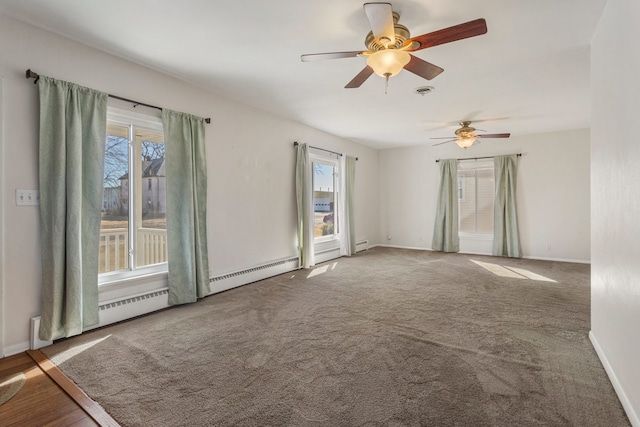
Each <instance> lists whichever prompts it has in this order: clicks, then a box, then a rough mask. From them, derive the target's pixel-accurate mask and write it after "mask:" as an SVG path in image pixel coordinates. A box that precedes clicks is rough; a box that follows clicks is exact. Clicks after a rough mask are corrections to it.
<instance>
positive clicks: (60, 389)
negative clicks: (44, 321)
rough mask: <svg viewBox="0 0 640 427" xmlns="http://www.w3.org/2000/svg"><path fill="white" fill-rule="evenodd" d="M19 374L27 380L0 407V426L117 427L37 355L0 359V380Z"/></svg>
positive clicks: (60, 373) (28, 354) (23, 354)
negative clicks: (22, 373)
mask: <svg viewBox="0 0 640 427" xmlns="http://www.w3.org/2000/svg"><path fill="white" fill-rule="evenodd" d="M20 372H24V374H25V376H26V378H27V380H26V382H25V384H24V386H23V387H22V389H21V390H20V391H19V392H18V394H16V395H15V396H14V397H13V398H11V400H9V401H8V402H6V403H5V404H4V405H1V406H0V427H9V426H11V427H14V426H56V427H67V426H73V427H84V426H118V424H117V423H116V422H115V421H114V420H113V419H112V418H111V417H110V416H109V415H108V414H107V413H106V412H105V411H104V410H103V409H102V407H100V406H99V405H98V404H96V403H95V402H94V401H92V400H91V399H89V397H87V395H86V394H85V393H84V392H83V391H82V390H81V389H79V388H78V387H77V386H76V385H75V384H74V383H73V382H72V381H71V380H70V379H69V378H67V377H66V376H65V375H64V374H63V373H62V371H60V370H59V369H58V368H57V367H56V366H55V365H53V364H52V363H51V362H50V361H49V360H48V359H47V358H46V357H45V356H44V355H43V354H42V353H41V352H39V351H37V350H36V351H28V352H25V353H20V354H17V355H15V356H9V357H5V358H2V359H0V378H5V377H7V376H10V375H13V374H17V373H20Z"/></svg>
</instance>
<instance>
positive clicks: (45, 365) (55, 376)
mask: <svg viewBox="0 0 640 427" xmlns="http://www.w3.org/2000/svg"><path fill="white" fill-rule="evenodd" d="M26 353H27V354H28V355H29V357H31V358H32V359H33V361H34V362H36V364H37V365H38V366H39V367H40V369H41V370H42V371H43V372H44V373H45V374H47V376H48V377H49V378H51V380H52V381H53V382H54V383H56V384H57V385H58V387H60V388H61V389H62V390H64V392H65V393H67V395H69V397H71V399H73V401H74V402H76V403H77V404H78V406H80V408H81V409H82V410H83V411H84V412H86V413H87V415H89V416H90V417H91V418H92V419H93V420H94V421H95V422H96V423H98V425H100V426H101V427H121V426H120V424H118V422H116V420H114V419H113V418H112V417H111V415H109V413H108V412H107V411H105V410H104V408H103V407H102V406H100V405H99V404H98V403H97V402H96V401H94V400H93V399H91V398H90V397H89V396H88V395H87V394H86V393H85V392H84V391H83V390H82V389H81V388H80V387H78V386H77V385H76V383H74V382H73V381H72V380H71V379H70V378H69V377H67V376H66V375H65V373H64V372H62V371H61V370H60V368H58V367H57V366H56V365H55V364H54V363H53V362H51V360H49V358H48V357H47V356H45V355H44V353H42V352H41V351H40V350H27V351H26Z"/></svg>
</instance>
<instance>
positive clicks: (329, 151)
mask: <svg viewBox="0 0 640 427" xmlns="http://www.w3.org/2000/svg"><path fill="white" fill-rule="evenodd" d="M298 145H300V144H299V143H298V141H294V142H293V146H294V147H297V146H298ZM309 148H314V149H316V150H320V151H326V152H327V153H331V154H335V155H336V156H340V157H342V153H338V152H336V151H331V150H325V149H324V148H320V147H314V146H313V145H309ZM356 161H358V158H357V157H356Z"/></svg>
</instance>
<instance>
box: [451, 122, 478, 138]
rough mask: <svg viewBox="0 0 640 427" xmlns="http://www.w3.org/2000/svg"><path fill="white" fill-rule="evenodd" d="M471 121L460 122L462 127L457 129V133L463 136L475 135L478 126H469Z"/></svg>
mask: <svg viewBox="0 0 640 427" xmlns="http://www.w3.org/2000/svg"><path fill="white" fill-rule="evenodd" d="M470 124H471V122H460V126H462V127H461V128H460V129H457V130H456V135H458V136H459V137H462V138H466V137H470V136H472V135H474V133H475V131H476V128H474V127H471V126H469V125H470Z"/></svg>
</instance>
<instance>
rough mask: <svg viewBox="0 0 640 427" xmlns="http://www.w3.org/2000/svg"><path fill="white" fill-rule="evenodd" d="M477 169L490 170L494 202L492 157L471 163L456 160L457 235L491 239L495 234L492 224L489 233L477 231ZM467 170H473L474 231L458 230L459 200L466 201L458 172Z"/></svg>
mask: <svg viewBox="0 0 640 427" xmlns="http://www.w3.org/2000/svg"><path fill="white" fill-rule="evenodd" d="M478 170H491V172H492V175H493V177H494V179H493V181H494V187H493V188H494V191H493V199H492V203H495V197H496V195H495V169H494V164H493V159H492V160H480V161H478V160H476V161H474V162H473V163H471V162H468V163H465V162H458V175H457V177H456V179H457V180H458V236H459V237H461V238H465V237H466V238H475V239H480V240H493V237H494V234H495V230H494V229H493V225H492V230H491V232H490V233H483V232H478ZM468 171H473V172H474V180H473V185H474V192H473V196H474V200H473V202H474V209H473V213H474V229H475V231H473V232H470V231H460V229H461V224H460V221H461V220H462V215H461V214H460V202H461V201H466V199H467V193H468V192H467V191H466V190H467V189H466V183H464V182H463V183H462V185H460V172H468ZM461 189H462V193H463V194H462V199H460V190H461Z"/></svg>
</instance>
